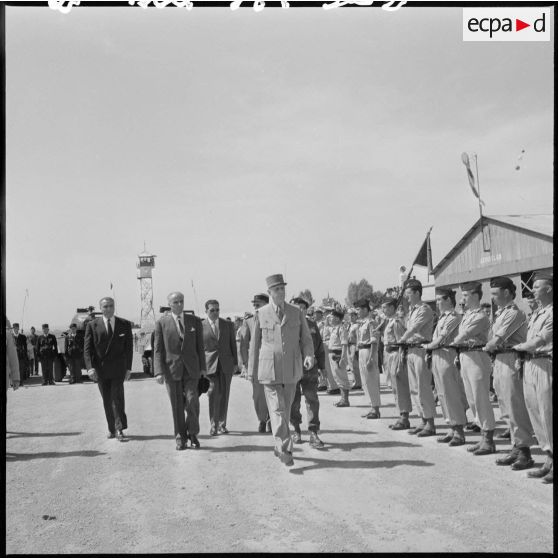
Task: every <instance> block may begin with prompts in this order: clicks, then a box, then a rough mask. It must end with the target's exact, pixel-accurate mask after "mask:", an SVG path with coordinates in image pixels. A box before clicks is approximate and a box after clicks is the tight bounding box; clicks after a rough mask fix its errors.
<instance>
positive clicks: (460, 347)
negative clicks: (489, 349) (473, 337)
mask: <svg viewBox="0 0 558 558" xmlns="http://www.w3.org/2000/svg"><path fill="white" fill-rule="evenodd" d="M453 348H454V349H457V350H458V351H459V352H460V353H471V352H473V351H482V350H483V349H484V345H477V346H476V347H469V346H468V345H454V346H453Z"/></svg>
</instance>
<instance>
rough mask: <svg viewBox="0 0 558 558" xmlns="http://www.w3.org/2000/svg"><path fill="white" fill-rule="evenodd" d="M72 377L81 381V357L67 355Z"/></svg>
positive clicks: (75, 380) (76, 380)
mask: <svg viewBox="0 0 558 558" xmlns="http://www.w3.org/2000/svg"><path fill="white" fill-rule="evenodd" d="M67 362H68V368H69V369H70V378H71V379H72V380H73V381H74V382H81V357H67Z"/></svg>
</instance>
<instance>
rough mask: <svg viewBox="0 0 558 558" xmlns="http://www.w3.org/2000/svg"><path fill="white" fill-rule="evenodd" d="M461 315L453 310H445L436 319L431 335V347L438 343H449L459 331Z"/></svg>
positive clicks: (435, 346)
mask: <svg viewBox="0 0 558 558" xmlns="http://www.w3.org/2000/svg"><path fill="white" fill-rule="evenodd" d="M461 319H462V316H461V315H460V314H458V313H457V312H456V311H455V310H447V311H446V312H444V313H443V314H442V315H441V316H440V318H439V319H438V323H437V324H436V329H435V330H434V335H433V336H432V344H433V345H434V346H433V348H434V349H436V348H437V347H438V346H439V345H451V344H452V343H453V342H454V340H455V338H456V337H457V334H458V332H459V324H460V323H461Z"/></svg>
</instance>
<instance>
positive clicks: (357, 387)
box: [351, 386, 362, 390]
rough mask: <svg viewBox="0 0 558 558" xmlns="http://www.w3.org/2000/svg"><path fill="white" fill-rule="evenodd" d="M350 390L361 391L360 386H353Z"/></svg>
mask: <svg viewBox="0 0 558 558" xmlns="http://www.w3.org/2000/svg"><path fill="white" fill-rule="evenodd" d="M351 389H354V390H356V389H362V386H353V387H352V388H351Z"/></svg>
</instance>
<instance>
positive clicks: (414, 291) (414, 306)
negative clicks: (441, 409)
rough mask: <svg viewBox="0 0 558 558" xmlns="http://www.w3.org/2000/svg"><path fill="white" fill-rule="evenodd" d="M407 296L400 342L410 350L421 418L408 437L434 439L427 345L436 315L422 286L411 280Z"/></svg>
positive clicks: (411, 384)
mask: <svg viewBox="0 0 558 558" xmlns="http://www.w3.org/2000/svg"><path fill="white" fill-rule="evenodd" d="M404 289H405V290H404V296H405V298H406V299H407V301H408V303H409V316H408V318H407V331H406V332H405V333H404V334H403V336H402V337H401V339H400V342H401V343H404V344H405V345H406V348H407V368H408V371H409V388H410V390H411V398H412V400H413V403H414V406H415V409H416V410H417V411H418V414H419V415H420V417H421V424H419V425H418V426H417V427H415V428H413V429H412V430H409V434H417V435H418V436H420V437H426V436H434V435H435V434H436V427H435V426H434V416H435V415H436V403H435V401H434V394H433V393H432V371H431V370H429V368H428V366H427V365H426V358H425V357H426V350H425V349H424V348H423V345H424V343H430V341H431V340H432V330H433V327H432V324H433V322H434V313H433V312H432V309H431V308H430V306H428V304H426V303H425V302H423V301H422V283H421V282H420V281H418V280H417V279H409V280H408V281H407V282H406V283H405V285H404Z"/></svg>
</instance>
